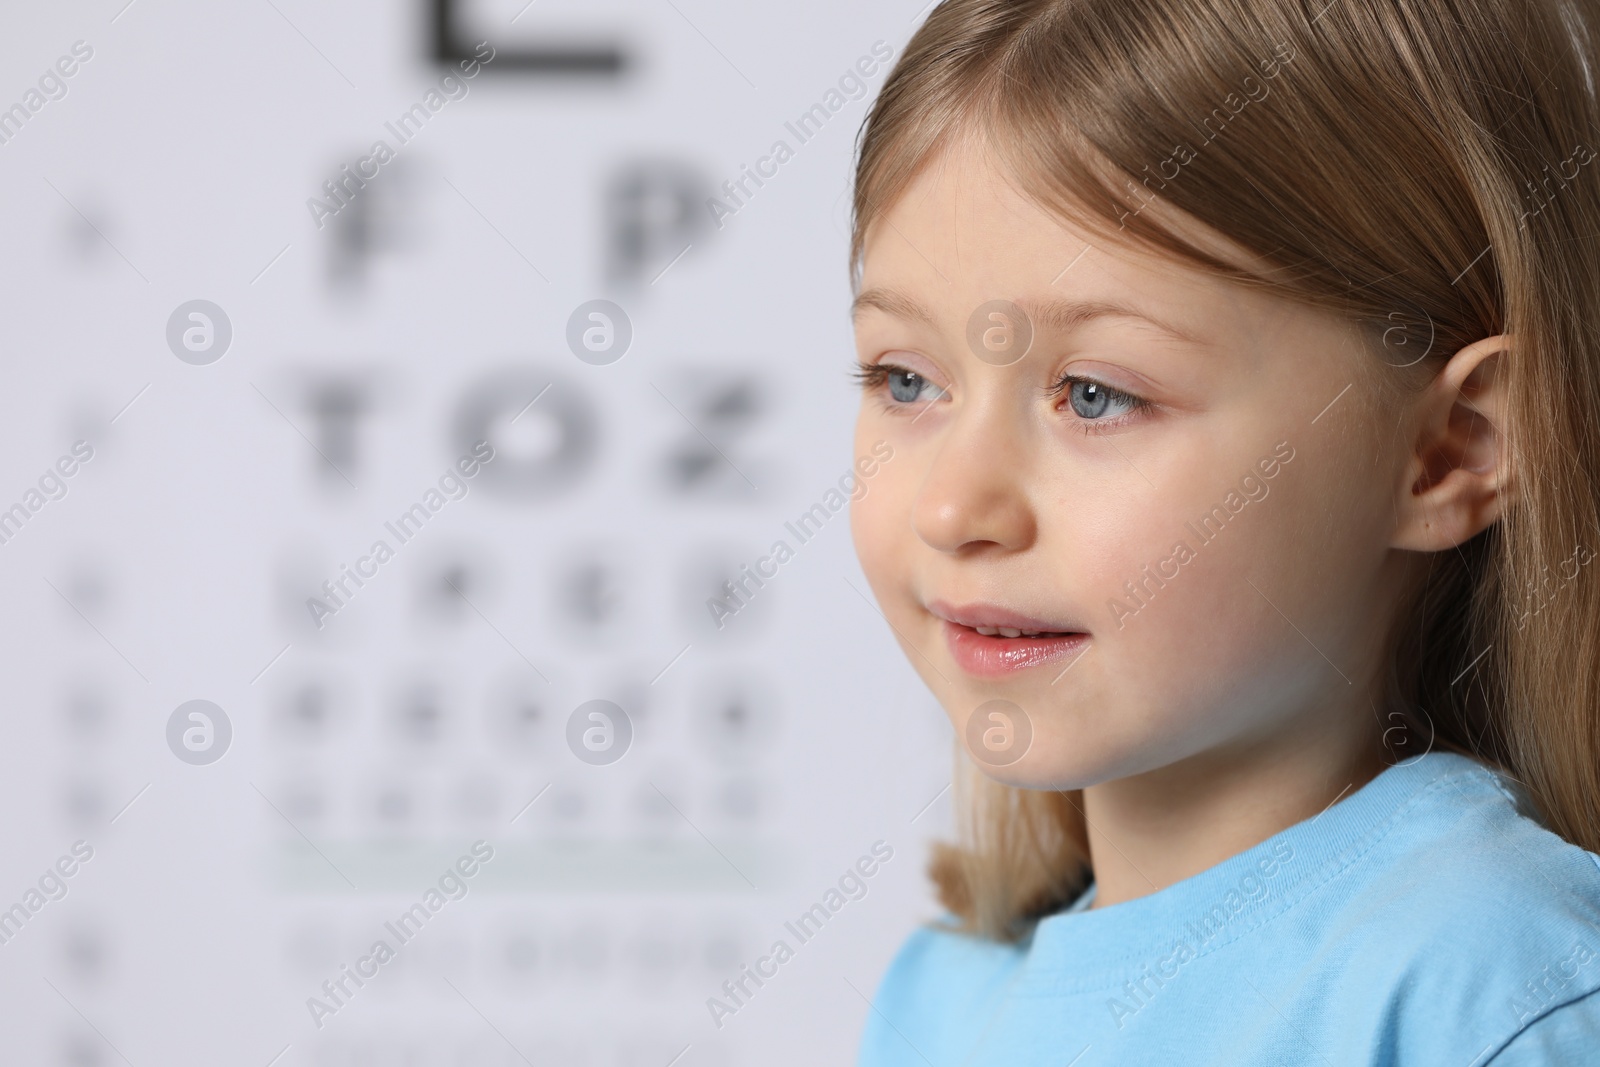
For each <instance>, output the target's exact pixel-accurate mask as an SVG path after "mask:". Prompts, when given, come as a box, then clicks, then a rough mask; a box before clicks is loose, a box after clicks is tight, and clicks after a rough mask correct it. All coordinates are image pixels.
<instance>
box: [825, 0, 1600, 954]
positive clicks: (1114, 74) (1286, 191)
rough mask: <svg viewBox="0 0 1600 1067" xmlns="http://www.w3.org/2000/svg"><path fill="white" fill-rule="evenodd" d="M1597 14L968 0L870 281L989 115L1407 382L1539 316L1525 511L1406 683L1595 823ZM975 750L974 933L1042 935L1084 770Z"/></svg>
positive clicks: (1518, 488) (1163, 246) (1091, 221)
mask: <svg viewBox="0 0 1600 1067" xmlns="http://www.w3.org/2000/svg"><path fill="white" fill-rule="evenodd" d="M1597 30H1600V0H1331V2H1330V0H1308V2H1297V0H945V2H944V3H941V4H940V5H939V6H938V7H937V8H935V9H934V11H933V12H932V14H931V15H930V16H929V17H928V19H927V21H926V22H925V23H924V24H923V25H922V26H921V27H920V28H919V29H918V30H917V32H916V34H915V35H914V36H913V38H912V39H911V41H910V43H909V44H908V46H907V47H906V49H905V51H904V53H903V55H902V56H901V58H900V60H899V62H898V63H897V64H896V66H895V68H894V70H893V72H892V73H891V74H890V76H889V78H888V79H887V81H886V82H885V84H884V87H883V90H882V92H881V93H880V94H879V96H878V98H877V100H876V101H875V102H874V104H873V107H872V109H871V111H870V112H869V114H868V116H867V118H866V120H865V122H864V124H863V126H862V128H861V131H860V136H859V138H858V145H857V148H858V156H857V164H856V175H855V188H854V223H853V233H852V238H851V247H850V268H851V275H852V279H853V281H854V283H855V285H856V286H857V287H859V284H860V267H861V259H862V254H863V249H864V246H865V242H866V238H867V235H868V232H869V231H870V230H871V228H872V226H873V224H874V222H875V221H876V220H878V219H879V218H880V217H881V215H882V212H883V211H884V210H886V208H887V206H888V205H891V204H893V203H894V202H895V201H896V199H897V197H898V196H899V195H900V193H901V192H902V191H903V190H904V189H905V188H906V186H907V185H908V184H909V183H910V182H911V181H912V180H913V179H914V178H915V177H916V176H917V175H918V174H919V173H920V171H921V170H922V168H923V167H924V166H926V165H928V164H929V163H930V162H931V161H932V160H934V159H935V158H936V157H937V156H938V155H939V153H940V152H942V151H943V150H945V149H946V148H948V147H950V146H951V145H952V144H955V143H956V142H957V141H958V140H959V139H961V138H964V137H968V136H971V135H973V134H977V135H979V136H981V139H982V141H983V143H984V144H985V145H986V146H989V147H991V148H992V149H993V150H994V152H995V154H996V158H997V159H999V160H1000V161H1001V162H1002V163H1003V165H1004V166H1005V167H1006V168H1007V170H1008V172H1009V173H1010V174H1011V175H1013V176H1014V177H1015V179H1016V180H1017V181H1018V182H1019V184H1020V187H1021V188H1022V189H1024V190H1025V192H1026V193H1027V194H1028V195H1029V196H1030V197H1032V198H1033V199H1035V200H1036V201H1037V202H1039V203H1040V204H1041V205H1043V206H1045V207H1046V208H1047V209H1049V210H1052V211H1055V212H1057V213H1058V215H1059V217H1061V218H1063V219H1067V220H1070V221H1072V222H1074V223H1076V224H1078V225H1080V226H1083V227H1085V228H1087V229H1088V230H1090V231H1091V232H1093V233H1099V234H1102V235H1104V236H1105V237H1106V238H1107V239H1109V240H1113V241H1119V240H1120V241H1127V242H1134V243H1136V244H1139V245H1141V246H1143V247H1147V248H1150V249H1152V250H1156V251H1159V252H1162V253H1165V254H1168V255H1171V256H1174V257H1177V258H1178V259H1179V260H1181V261H1184V262H1187V263H1189V264H1191V265H1194V266H1196V267H1199V268H1201V269H1204V270H1207V271H1210V272H1213V273H1214V274H1215V275H1217V276H1221V277H1224V278H1227V279H1229V280H1231V281H1234V282H1237V283H1240V284H1244V285H1249V286H1254V287H1257V288H1259V289H1264V290H1266V291H1268V292H1270V293H1272V294H1274V295H1278V296H1282V297H1285V298H1287V299H1290V300H1294V301H1297V302H1300V303H1302V304H1309V305H1313V306H1316V307H1321V308H1327V309H1330V310H1333V311H1336V312H1338V313H1341V314H1343V315H1345V316H1347V317H1348V318H1349V319H1350V320H1351V321H1353V322H1355V323H1358V324H1360V325H1361V326H1362V327H1364V329H1365V333H1366V334H1367V336H1368V337H1369V338H1370V339H1371V341H1372V344H1371V348H1372V351H1373V359H1374V364H1373V366H1374V368H1375V369H1374V374H1375V378H1376V380H1378V381H1379V382H1380V384H1383V383H1388V384H1387V385H1386V386H1385V388H1392V389H1395V390H1413V389H1416V388H1419V387H1420V386H1421V385H1422V384H1425V383H1426V381H1428V380H1429V379H1430V378H1431V377H1432V376H1433V374H1435V373H1436V372H1437V371H1438V369H1439V368H1440V367H1441V366H1442V364H1443V363H1444V362H1445V361H1446V360H1447V359H1448V358H1449V357H1450V356H1451V355H1452V354H1454V353H1455V352H1456V351H1458V350H1459V349H1460V348H1462V347H1463V346H1465V345H1467V344H1470V343H1471V342H1473V341H1476V340H1479V339H1481V338H1484V337H1488V336H1491V335H1494V334H1499V333H1506V334H1509V335H1510V336H1511V339H1512V341H1511V347H1510V349H1509V351H1508V352H1507V353H1505V354H1504V355H1503V356H1502V358H1501V360H1500V363H1501V364H1502V366H1501V367H1500V368H1499V371H1498V373H1500V374H1503V375H1504V380H1505V383H1506V389H1507V398H1508V405H1509V406H1508V415H1507V419H1506V425H1504V426H1502V427H1498V428H1497V429H1499V430H1500V431H1501V438H1500V443H1501V445H1502V446H1503V447H1504V448H1505V449H1506V457H1508V458H1507V462H1508V464H1509V471H1510V477H1509V480H1508V484H1509V486H1510V489H1509V491H1508V492H1507V494H1506V499H1505V500H1504V501H1503V505H1504V506H1503V508H1502V511H1501V517H1500V518H1499V520H1498V521H1497V522H1496V523H1495V524H1493V525H1491V526H1490V527H1489V528H1488V529H1486V530H1484V531H1483V532H1482V533H1480V534H1478V535H1477V536H1476V537H1474V538H1472V539H1470V540H1469V541H1467V542H1466V543H1464V544H1462V545H1461V546H1459V547H1458V548H1456V549H1453V550H1451V551H1446V552H1439V553H1435V554H1433V555H1432V556H1431V557H1430V559H1429V571H1428V574H1427V576H1426V578H1425V580H1423V581H1421V582H1419V583H1418V585H1417V588H1416V589H1415V591H1414V593H1413V595H1412V596H1411V597H1410V598H1409V600H1408V602H1407V603H1406V604H1405V606H1404V608H1403V610H1402V612H1401V614H1400V617H1399V618H1397V619H1396V620H1395V623H1394V626H1393V629H1392V633H1391V639H1390V647H1391V656H1390V662H1389V671H1388V679H1387V685H1388V689H1389V694H1388V699H1389V702H1390V706H1391V707H1392V708H1394V709H1396V710H1395V711H1394V712H1392V714H1395V715H1399V716H1401V718H1402V719H1403V721H1404V723H1405V724H1406V726H1407V732H1408V734H1409V736H1410V737H1412V738H1414V739H1418V743H1417V747H1421V744H1422V743H1423V742H1426V743H1429V744H1431V745H1432V747H1434V748H1441V749H1453V750H1456V751H1460V752H1464V753H1468V754H1471V755H1473V756H1475V757H1477V758H1479V759H1481V760H1483V761H1484V762H1486V763H1488V764H1490V765H1491V766H1494V767H1497V768H1499V769H1501V770H1503V771H1504V772H1506V773H1507V774H1509V775H1510V776H1512V777H1513V778H1515V779H1517V780H1518V781H1520V782H1521V783H1522V784H1523V785H1524V787H1525V788H1526V789H1527V791H1528V793H1529V794H1530V796H1531V798H1532V799H1533V801H1534V803H1535V804H1536V805H1537V806H1538V808H1539V812H1540V814H1541V816H1542V818H1543V820H1544V822H1545V824H1546V825H1547V826H1548V827H1549V828H1550V829H1551V830H1553V831H1554V832H1555V833H1557V834H1559V835H1560V836H1561V837H1563V838H1565V839H1566V840H1567V841H1570V842H1572V843H1574V844H1577V845H1580V846H1582V847H1584V848H1586V849H1589V850H1591V851H1600V698H1597V686H1600V583H1597V580H1596V577H1595V575H1596V571H1597V570H1600V568H1596V567H1591V566H1589V565H1588V564H1589V562H1590V560H1592V559H1593V558H1594V556H1595V554H1596V552H1597V551H1600V503H1597V495H1596V494H1597V486H1600V427H1597V421H1596V414H1597V412H1600V334H1597V322H1596V320H1597V316H1600V251H1597V245H1596V243H1595V242H1596V241H1597V240H1600V166H1594V165H1591V164H1593V163H1596V162H1597V156H1596V148H1597V147H1600V141H1597V138H1600V106H1597V103H1596V94H1595V77H1596V73H1597V70H1600V53H1597V47H1596V46H1597V43H1600V42H1597V37H1596V33H1597ZM1158 201H1159V202H1161V203H1162V205H1163V208H1164V210H1160V211H1154V210H1152V211H1146V210H1145V207H1146V206H1147V205H1150V204H1153V203H1156V202H1158ZM1174 218H1182V219H1187V220H1193V221H1197V222H1199V223H1201V224H1202V225H1203V226H1204V227H1207V228H1209V230H1211V231H1212V232H1213V233H1215V234H1220V235H1222V236H1223V237H1225V238H1227V239H1228V240H1229V241H1231V242H1232V243H1233V244H1234V245H1235V246H1236V247H1238V248H1241V249H1243V250H1244V251H1245V252H1247V253H1249V255H1248V256H1244V257H1233V258H1231V259H1225V258H1223V257H1221V256H1219V255H1218V254H1217V253H1216V252H1215V251H1214V250H1212V249H1214V246H1208V247H1207V248H1203V247H1200V246H1199V245H1198V244H1197V243H1196V242H1194V241H1192V240H1190V239H1187V238H1186V237H1185V236H1184V235H1183V233H1180V232H1179V229H1180V227H1175V226H1173V225H1171V223H1172V220H1173V219H1174ZM1181 229H1183V230H1184V232H1190V233H1192V227H1188V226H1185V227H1181ZM1240 260H1247V261H1248V265H1241V264H1240V262H1239V261H1240ZM1381 364H1388V365H1389V368H1392V369H1387V368H1384V367H1382V366H1381ZM958 761H959V762H961V763H962V766H960V767H958V775H957V777H958V782H959V784H960V785H961V786H962V789H961V790H959V791H958V796H959V797H960V798H961V799H960V800H959V803H960V804H961V814H960V823H959V825H960V832H961V840H960V841H959V842H958V843H957V844H954V845H942V846H940V847H938V848H936V850H935V853H934V857H933V862H932V864H931V867H930V874H931V875H932V877H933V879H934V881H935V883H936V884H937V885H938V887H939V891H940V896H941V900H942V902H943V903H944V905H945V906H946V907H948V908H949V909H950V910H952V911H953V912H955V913H956V914H957V915H958V916H960V918H961V919H962V920H963V922H964V923H965V925H966V927H967V928H968V929H969V930H970V931H972V932H974V933H977V934H980V935H983V936H986V937H991V938H995V939H998V940H1017V939H1019V938H1022V937H1025V936H1027V934H1028V932H1029V931H1030V930H1031V928H1032V925H1033V923H1034V922H1036V921H1037V919H1038V918H1039V917H1040V916H1042V915H1044V914H1047V913H1049V912H1050V911H1053V910H1056V909H1057V908H1059V907H1060V906H1061V905H1062V904H1063V903H1065V902H1067V901H1069V900H1070V899H1071V898H1072V896H1074V895H1075V894H1076V893H1077V892H1078V891H1079V890H1080V889H1081V888H1082V886H1083V885H1084V884H1085V881H1086V879H1087V878H1088V876H1089V872H1088V870H1087V843H1086V838H1085V833H1084V825H1083V816H1082V812H1081V807H1080V804H1081V797H1080V796H1079V795H1078V794H1075V793H1055V792H1051V791H1048V790H1021V789H1015V788H1011V787H1007V786H1003V785H1000V784H999V783H996V782H994V781H992V780H990V779H988V778H986V777H983V776H982V775H981V774H977V773H976V772H975V771H974V769H973V768H972V767H971V766H970V764H968V763H966V761H962V760H960V757H959V756H958Z"/></svg>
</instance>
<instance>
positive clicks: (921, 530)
mask: <svg viewBox="0 0 1600 1067" xmlns="http://www.w3.org/2000/svg"><path fill="white" fill-rule="evenodd" d="M999 421H1001V420H997V419H993V418H990V419H986V420H984V421H983V422H978V421H976V420H975V421H974V422H973V423H971V424H969V425H968V426H967V427H964V428H960V429H955V430H954V432H952V433H951V434H950V436H949V437H948V438H947V439H946V440H945V441H943V442H942V443H941V445H940V447H939V450H938V452H937V453H936V454H935V455H934V457H933V464H932V466H930V467H929V469H928V472H927V474H926V475H925V476H924V478H923V482H922V486H921V488H920V489H919V490H918V492H917V498H916V502H915V504H914V505H913V507H912V512H911V527H912V529H913V530H915V531H916V534H917V536H918V537H920V538H921V539H922V541H923V543H924V544H926V545H928V546H930V547H932V548H935V549H937V550H939V551H940V552H946V553H950V554H952V555H963V554H970V553H972V552H975V551H982V550H984V549H990V550H1000V551H1008V552H1018V551H1021V550H1023V549H1026V548H1027V547H1028V546H1029V545H1031V544H1032V543H1033V540H1034V537H1035V535H1036V533H1037V529H1038V522H1037V516H1036V515H1035V514H1034V509H1033V504H1032V502H1031V501H1030V500H1029V498H1028V494H1027V492H1026V483H1025V477H1026V467H1025V464H1024V462H1023V456H1024V454H1025V453H1024V452H1023V450H1022V449H1021V448H1020V447H1018V445H1019V442H1017V441H1016V438H1015V434H1014V433H1010V432H1007V430H1006V428H1005V427H1004V426H1001V425H998V424H997V423H998V422H999Z"/></svg>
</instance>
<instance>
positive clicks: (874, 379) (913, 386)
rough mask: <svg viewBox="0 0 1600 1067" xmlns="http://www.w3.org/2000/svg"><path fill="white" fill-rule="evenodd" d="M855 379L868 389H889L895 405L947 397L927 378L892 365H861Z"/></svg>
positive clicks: (857, 369)
mask: <svg viewBox="0 0 1600 1067" xmlns="http://www.w3.org/2000/svg"><path fill="white" fill-rule="evenodd" d="M854 377H855V379H856V381H858V382H860V383H861V385H862V387H863V388H866V389H881V388H884V387H887V389H888V393H889V398H890V399H891V400H892V401H893V402H894V403H895V404H914V403H917V402H919V401H933V400H938V399H940V398H942V397H943V396H945V391H944V390H943V389H941V388H939V387H938V386H937V385H935V384H934V383H933V382H932V381H931V380H929V379H928V378H927V377H925V376H923V375H921V374H918V373H917V372H916V371H913V370H907V369H906V368H904V367H897V366H895V365H894V364H892V363H863V364H860V365H859V366H858V367H857V368H856V371H855V374H854Z"/></svg>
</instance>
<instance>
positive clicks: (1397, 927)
mask: <svg viewBox="0 0 1600 1067" xmlns="http://www.w3.org/2000/svg"><path fill="white" fill-rule="evenodd" d="M1520 798H1521V794H1520V791H1519V790H1516V789H1514V787H1512V786H1511V785H1510V783H1509V782H1507V781H1505V780H1503V779H1502V778H1501V777H1500V776H1499V775H1496V774H1494V773H1493V772H1491V771H1489V770H1487V769H1486V768H1484V767H1483V766H1482V765H1481V764H1478V763H1477V762H1475V761H1473V760H1470V759H1467V758H1466V757H1463V756H1458V755H1454V754H1450V753H1442V752H1435V753H1430V754H1428V755H1426V756H1424V757H1422V758H1420V759H1418V760H1415V761H1413V762H1410V763H1407V764H1403V765H1400V766H1396V767H1390V768H1388V769H1387V770H1385V771H1384V772H1383V773H1382V774H1380V775H1378V777H1376V778H1374V779H1373V780H1372V781H1371V782H1369V783H1367V785H1366V786H1364V787H1363V788H1361V789H1359V790H1357V791H1355V792H1354V793H1352V794H1351V795H1350V796H1348V797H1346V798H1345V799H1344V800H1342V801H1340V802H1339V803H1337V804H1335V805H1333V806H1332V807H1331V808H1329V809H1328V810H1327V811H1324V812H1323V813H1322V814H1321V815H1318V816H1316V817H1315V818H1312V819H1308V820H1306V821H1305V822H1302V823H1299V824H1298V825H1295V826H1291V827H1290V828H1289V829H1287V830H1285V831H1283V832H1282V833H1280V834H1277V835H1275V836H1273V837H1270V838H1268V839H1267V840H1265V841H1263V842H1262V843H1261V844H1259V845H1257V846H1255V847H1254V848H1252V849H1249V850H1248V851H1246V852H1243V853H1240V854H1239V855H1237V856H1234V857H1232V858H1231V859H1228V860H1226V861H1224V862H1222V863H1220V864H1218V865H1217V866H1215V867H1212V868H1211V869H1210V870H1206V871H1202V872H1201V873H1200V874H1197V875H1195V876H1194V877H1192V878H1188V879H1185V880H1184V881H1182V882H1178V883H1177V884H1175V885H1171V886H1168V887H1167V888H1166V889H1163V890H1160V891H1159V892H1156V893H1151V894H1150V895H1148V896H1144V897H1140V898H1138V899H1135V900H1129V901H1125V902H1123V903H1120V904H1115V905H1111V906H1109V907H1106V908H1101V909H1095V910H1085V905H1087V903H1088V899H1089V898H1088V896H1087V894H1086V895H1085V896H1084V897H1081V898H1079V900H1078V901H1077V903H1076V904H1075V905H1074V906H1073V907H1072V908H1068V909H1067V910H1065V911H1062V912H1058V913H1056V914H1054V915H1051V916H1048V917H1047V918H1045V919H1043V920H1042V921H1041V922H1040V923H1039V924H1038V927H1037V928H1036V930H1035V931H1034V933H1033V936H1032V937H1031V939H1030V940H1029V941H1028V942H1026V943H1024V944H1020V945H1002V944H999V943H996V942H993V941H987V940H983V939H980V938H974V937H970V936H967V935H963V934H959V933H956V932H954V931H953V930H951V929H949V928H948V923H949V922H950V920H948V919H947V920H946V921H945V923H944V924H943V925H940V924H936V925H934V926H930V927H924V928H922V929H920V930H918V931H917V932H916V933H914V934H912V935H911V937H910V939H909V940H907V941H906V943H905V945H904V946H903V947H902V948H901V950H900V952H899V954H898V955H897V956H896V957H895V960H894V962H893V964H892V965H891V966H890V968H889V971H888V973H887V974H886V975H885V976H884V979H883V982H882V984H881V985H880V986H879V989H878V993H877V997H876V999H875V1000H874V1002H873V1009H872V1011H871V1012H869V1013H868V1021H867V1025H866V1030H865V1033H864V1034H863V1036H862V1042H861V1057H860V1060H859V1065H860V1067H956V1065H958V1064H959V1065H962V1067H980V1065H988V1064H993V1065H1001V1064H1003V1065H1005V1067H1033V1065H1035V1064H1038V1065H1045V1064H1048V1065H1050V1067H1101V1065H1111V1064H1119V1065H1122V1064H1125V1065H1132V1067H1167V1065H1172V1064H1182V1065H1190V1064H1195V1065H1214V1067H1286V1065H1299V1064H1307V1065H1321V1067H1364V1065H1374V1067H1376V1065H1384V1067H1489V1065H1492V1067H1531V1065H1535V1064H1538V1065H1541V1067H1555V1065H1560V1067H1593V1065H1600V992H1596V990H1600V857H1596V856H1595V855H1593V854H1592V853H1589V852H1585V851H1584V850H1583V849H1580V848H1577V847H1574V846H1572V845H1569V844H1567V843H1566V842H1564V841H1562V840H1561V839H1560V838H1559V837H1557V836H1555V835H1554V834H1552V833H1550V832H1549V831H1548V830H1545V829H1543V828H1542V827H1541V826H1540V825H1539V824H1538V823H1536V822H1534V821H1533V820H1532V819H1531V818H1528V817H1526V815H1525V814H1523V812H1527V811H1528V810H1529V809H1528V808H1527V806H1526V804H1525V803H1523V802H1522V801H1521V799H1520ZM1091 892H1092V889H1091Z"/></svg>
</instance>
